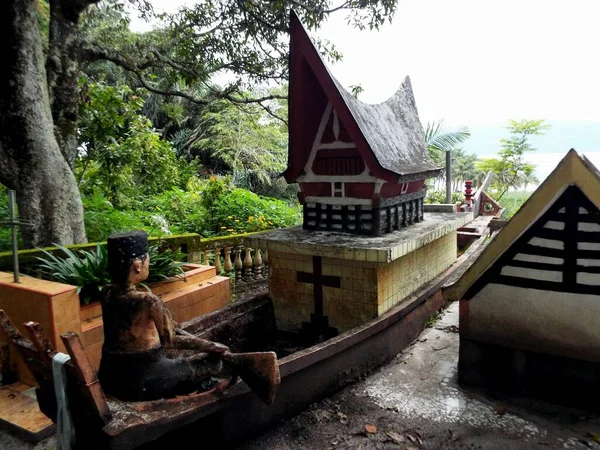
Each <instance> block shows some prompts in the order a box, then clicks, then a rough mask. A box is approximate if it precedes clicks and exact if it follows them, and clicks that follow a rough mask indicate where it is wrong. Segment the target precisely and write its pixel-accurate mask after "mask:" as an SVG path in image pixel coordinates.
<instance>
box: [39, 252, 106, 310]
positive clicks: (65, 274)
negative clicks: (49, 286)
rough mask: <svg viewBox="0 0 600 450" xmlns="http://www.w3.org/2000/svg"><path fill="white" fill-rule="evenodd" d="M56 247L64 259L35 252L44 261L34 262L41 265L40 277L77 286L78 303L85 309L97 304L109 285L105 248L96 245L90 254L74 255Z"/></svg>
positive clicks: (50, 254)
mask: <svg viewBox="0 0 600 450" xmlns="http://www.w3.org/2000/svg"><path fill="white" fill-rule="evenodd" d="M56 247H58V248H59V249H60V250H61V251H62V252H63V253H64V254H65V255H66V258H63V257H59V256H56V255H53V254H52V253H50V252H48V251H46V250H44V249H39V250H40V251H41V252H42V253H44V255H45V258H41V257H38V258H37V259H38V260H39V261H41V263H40V264H39V265H38V268H39V269H40V271H41V272H42V276H43V277H44V278H46V279H49V280H52V281H57V282H59V283H65V284H71V285H74V286H77V294H79V300H80V302H81V303H83V304H85V305H87V304H89V303H90V301H95V300H99V299H100V291H102V288H103V287H104V286H106V285H107V284H109V283H110V276H109V275H108V266H107V265H108V256H107V252H106V248H105V247H103V246H101V245H100V244H98V245H96V249H95V250H92V251H90V252H88V251H85V250H80V251H78V254H75V253H74V252H73V251H71V250H69V249H68V248H66V247H63V246H62V245H56Z"/></svg>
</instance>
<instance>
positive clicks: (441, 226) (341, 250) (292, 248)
mask: <svg viewBox="0 0 600 450" xmlns="http://www.w3.org/2000/svg"><path fill="white" fill-rule="evenodd" d="M472 220H473V213H470V212H469V213H429V214H426V215H425V219H424V220H423V222H420V223H417V224H413V225H410V226H409V227H406V228H404V229H402V230H399V231H395V232H393V233H389V234H386V235H384V236H380V237H371V236H356V235H352V234H348V233H336V232H331V231H309V230H304V229H303V228H302V227H301V226H297V227H290V228H282V229H279V230H273V231H267V232H264V233H260V234H257V235H254V236H252V237H249V238H247V245H248V246H250V247H252V248H260V249H267V250H272V251H276V252H284V253H298V254H303V255H313V256H322V257H326V258H340V259H348V260H354V261H368V262H378V263H389V262H392V261H394V260H396V259H398V258H401V257H402V256H404V255H406V254H408V253H411V252H413V251H415V250H417V249H418V248H421V247H423V246H425V245H427V244H429V243H430V242H433V241H434V240H436V239H439V238H441V237H443V236H445V235H447V234H449V233H451V232H453V231H455V230H457V229H458V228H460V227H462V226H463V225H465V224H467V223H469V222H471V221H472Z"/></svg>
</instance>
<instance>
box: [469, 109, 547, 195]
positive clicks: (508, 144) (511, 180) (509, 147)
mask: <svg viewBox="0 0 600 450" xmlns="http://www.w3.org/2000/svg"><path fill="white" fill-rule="evenodd" d="M548 128H550V125H546V124H544V121H543V120H521V121H516V120H509V126H508V127H507V129H508V130H509V132H510V137H509V138H503V139H501V140H500V143H501V146H502V147H501V150H500V151H499V152H498V156H499V158H487V159H484V160H482V161H480V162H479V163H478V169H479V170H481V171H482V172H488V171H491V172H493V173H494V175H495V182H494V188H495V190H496V192H497V195H496V201H499V200H500V199H502V197H503V196H504V194H506V192H507V191H508V190H509V189H511V188H514V189H516V188H519V187H520V186H522V185H525V186H526V185H527V184H531V183H535V182H537V180H536V179H535V176H534V170H535V167H534V166H533V165H532V164H529V163H526V162H525V160H524V158H525V153H528V152H532V151H534V150H535V148H533V147H532V146H531V144H530V142H529V137H530V136H539V135H542V134H544V131H545V130H547V129H548Z"/></svg>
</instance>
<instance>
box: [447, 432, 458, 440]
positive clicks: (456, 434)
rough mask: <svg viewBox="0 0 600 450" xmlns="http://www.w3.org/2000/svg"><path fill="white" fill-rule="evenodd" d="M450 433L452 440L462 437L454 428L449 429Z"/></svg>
mask: <svg viewBox="0 0 600 450" xmlns="http://www.w3.org/2000/svg"><path fill="white" fill-rule="evenodd" d="M448 432H449V433H450V442H456V441H458V440H459V439H460V434H459V433H457V432H456V431H454V430H448Z"/></svg>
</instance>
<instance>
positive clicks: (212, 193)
mask: <svg viewBox="0 0 600 450" xmlns="http://www.w3.org/2000/svg"><path fill="white" fill-rule="evenodd" d="M190 188H192V190H188V191H184V190H181V189H171V190H169V191H166V192H163V193H162V194H161V195H159V196H156V197H153V198H149V199H147V200H146V201H145V202H144V203H143V205H144V208H145V209H146V210H147V211H156V213H160V214H162V215H163V217H164V218H165V220H166V221H167V222H168V224H169V227H171V230H173V229H176V230H177V232H192V233H198V234H200V235H202V236H205V237H209V236H219V235H221V236H223V235H231V234H237V233H247V232H251V231H262V230H268V229H272V228H279V227H285V226H291V225H296V224H298V223H300V220H301V216H300V207H299V205H298V203H297V202H294V203H288V202H285V201H282V200H277V199H273V198H265V197H262V196H259V195H257V194H254V193H252V192H250V191H248V190H245V189H241V188H234V187H232V185H231V181H230V180H229V178H227V177H215V176H213V177H210V178H209V179H208V180H196V182H195V183H192V184H191V186H190Z"/></svg>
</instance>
